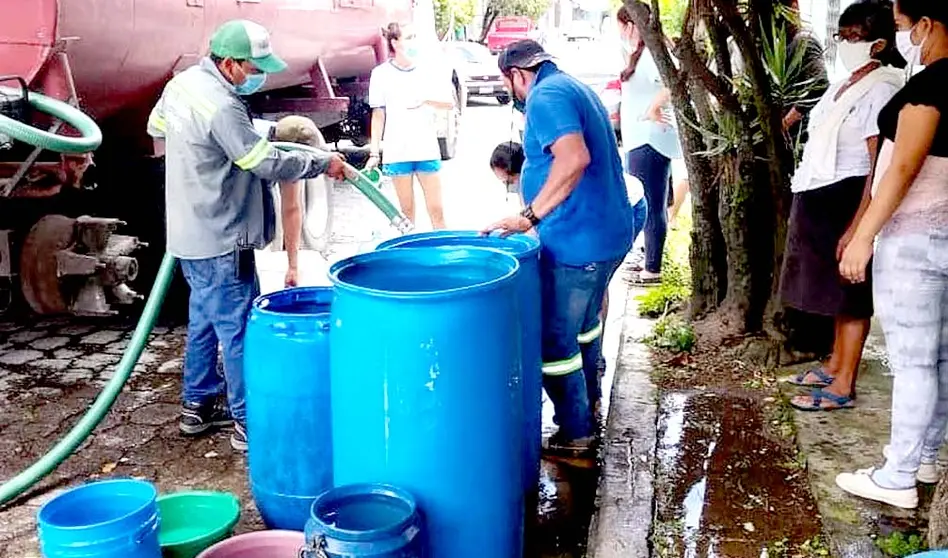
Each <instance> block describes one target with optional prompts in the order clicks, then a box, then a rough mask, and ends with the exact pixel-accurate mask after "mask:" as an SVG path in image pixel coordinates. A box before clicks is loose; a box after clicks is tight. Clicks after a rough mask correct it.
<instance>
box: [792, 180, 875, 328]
mask: <svg viewBox="0 0 948 558" xmlns="http://www.w3.org/2000/svg"><path fill="white" fill-rule="evenodd" d="M865 186H866V177H855V178H847V179H845V180H842V181H840V182H837V183H836V184H832V185H830V186H824V187H823V188H819V189H817V190H812V191H809V192H802V193H799V194H794V196H793V205H792V207H791V209H790V225H789V230H788V231H787V250H786V254H785V255H784V261H783V270H782V272H781V277H780V294H781V297H782V299H783V304H784V305H785V306H789V307H791V308H795V309H797V310H800V311H803V312H809V313H811V314H819V315H822V316H847V317H850V318H870V317H872V313H873V307H872V262H871V261H870V262H869V265H868V266H867V269H866V282H865V283H860V284H858V285H854V284H851V283H849V282H848V281H846V280H845V279H843V278H842V277H841V276H840V274H839V262H838V261H837V260H836V245H837V244H839V239H840V238H842V236H843V234H845V232H846V229H847V227H849V223H850V222H851V221H852V219H853V217H854V216H855V215H856V211H857V210H858V209H859V202H860V201H861V200H862V193H863V189H864V188H865Z"/></svg>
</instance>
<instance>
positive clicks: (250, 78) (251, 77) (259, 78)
mask: <svg viewBox="0 0 948 558" xmlns="http://www.w3.org/2000/svg"><path fill="white" fill-rule="evenodd" d="M266 82H267V74H247V79H245V80H244V82H243V83H241V84H240V85H235V86H234V89H236V90H237V94H238V95H253V94H254V93H256V92H257V91H260V89H262V88H263V85H264V84H265V83H266Z"/></svg>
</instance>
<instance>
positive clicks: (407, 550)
mask: <svg viewBox="0 0 948 558" xmlns="http://www.w3.org/2000/svg"><path fill="white" fill-rule="evenodd" d="M320 550H322V554H319V551H320ZM303 556H304V557H305V558H422V557H423V556H425V555H424V545H423V538H422V522H421V516H420V515H419V514H418V506H417V504H416V503H415V499H414V498H413V497H412V496H411V494H409V493H407V492H405V491H404V490H401V489H399V488H396V487H394V486H390V485H386V484H353V485H347V486H340V487H338V488H334V489H332V490H329V491H327V492H326V493H324V494H323V495H322V496H320V497H319V498H317V499H316V501H315V502H313V508H312V512H311V514H310V519H309V522H307V524H306V549H305V552H304V554H303Z"/></svg>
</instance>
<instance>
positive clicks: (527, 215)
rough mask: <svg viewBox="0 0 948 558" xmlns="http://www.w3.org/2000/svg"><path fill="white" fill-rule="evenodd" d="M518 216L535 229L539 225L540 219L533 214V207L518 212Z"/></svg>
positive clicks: (529, 206)
mask: <svg viewBox="0 0 948 558" xmlns="http://www.w3.org/2000/svg"><path fill="white" fill-rule="evenodd" d="M520 216H521V217H523V218H524V219H526V220H527V221H530V225H531V226H534V227H535V226H537V225H539V224H540V218H539V217H537V215H536V213H534V212H533V205H528V206H527V207H526V209H524V210H523V211H521V212H520Z"/></svg>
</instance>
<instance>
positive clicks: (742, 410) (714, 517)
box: [654, 392, 820, 558]
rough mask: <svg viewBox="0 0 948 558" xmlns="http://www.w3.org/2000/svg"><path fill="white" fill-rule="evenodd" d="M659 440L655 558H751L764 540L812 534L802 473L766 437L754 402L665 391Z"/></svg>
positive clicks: (788, 453)
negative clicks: (666, 557) (672, 557)
mask: <svg viewBox="0 0 948 558" xmlns="http://www.w3.org/2000/svg"><path fill="white" fill-rule="evenodd" d="M658 435H659V443H658V448H657V453H658V462H657V463H658V471H657V475H656V480H657V484H656V521H655V541H654V542H655V547H656V550H657V552H656V554H657V555H659V556H682V557H685V558H716V557H719V556H727V557H729V558H758V557H759V556H761V553H762V551H763V549H765V548H766V547H767V545H768V544H770V543H773V542H776V541H781V540H783V539H788V540H789V542H790V543H791V544H798V543H801V542H803V541H804V540H807V539H809V538H811V537H813V536H815V535H817V534H819V530H820V523H819V520H818V519H817V517H816V516H817V513H818V512H817V510H816V505H815V503H814V502H813V499H812V497H811V496H810V494H809V492H808V490H807V488H806V479H805V476H804V475H805V472H804V471H803V470H802V469H799V468H794V466H793V465H792V463H793V457H794V455H793V451H792V450H791V449H790V448H789V447H787V446H785V445H782V444H779V443H777V442H775V441H774V440H771V439H769V438H768V437H767V434H766V430H765V427H764V422H763V416H762V410H761V408H760V407H759V405H758V404H757V403H756V402H755V401H753V400H750V399H744V398H738V397H728V396H726V395H723V394H714V393H697V392H670V393H667V394H665V395H664V396H663V398H662V401H661V404H660V408H659V424H658Z"/></svg>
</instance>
